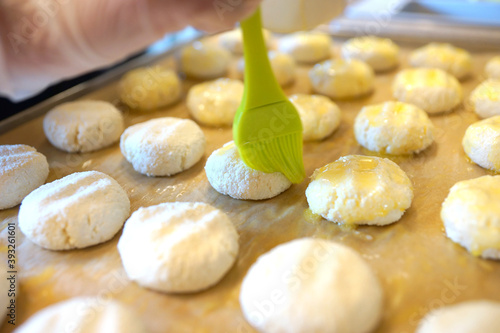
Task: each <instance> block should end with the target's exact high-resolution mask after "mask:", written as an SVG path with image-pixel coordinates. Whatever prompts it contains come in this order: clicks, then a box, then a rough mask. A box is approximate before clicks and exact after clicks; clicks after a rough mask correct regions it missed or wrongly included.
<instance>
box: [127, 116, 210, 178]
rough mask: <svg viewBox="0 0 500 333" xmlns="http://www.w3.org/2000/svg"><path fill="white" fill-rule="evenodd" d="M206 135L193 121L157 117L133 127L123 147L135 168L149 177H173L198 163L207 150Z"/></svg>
mask: <svg viewBox="0 0 500 333" xmlns="http://www.w3.org/2000/svg"><path fill="white" fill-rule="evenodd" d="M205 146H206V140H205V134H204V133H203V131H202V130H201V128H200V126H198V125H197V124H196V123H195V122H194V121H192V120H189V119H180V118H171V117H164V118H156V119H152V120H149V121H145V122H143V123H139V124H136V125H133V126H130V127H129V128H127V129H126V130H125V132H123V134H122V136H121V138H120V149H121V151H122V154H123V156H124V157H125V159H127V161H129V162H130V163H131V164H132V166H133V167H134V170H135V171H137V172H139V173H142V174H143V175H148V176H171V175H174V174H176V173H179V172H181V171H184V170H187V169H189V168H190V167H192V166H193V165H195V164H196V163H197V162H198V161H199V160H200V159H201V158H202V156H203V154H204V152H205Z"/></svg>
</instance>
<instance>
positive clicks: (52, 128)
mask: <svg viewBox="0 0 500 333" xmlns="http://www.w3.org/2000/svg"><path fill="white" fill-rule="evenodd" d="M124 127H125V125H124V120H123V115H122V114H121V112H120V111H118V109H117V108H116V107H115V106H114V105H113V104H111V103H108V102H103V101H76V102H69V103H64V104H60V105H58V106H56V107H55V108H53V109H52V110H51V111H49V112H48V113H47V114H46V115H45V118H44V119H43V130H44V132H45V136H46V137H47V139H48V140H49V141H50V143H51V144H52V145H54V146H55V147H56V148H59V149H61V150H64V151H66V152H68V153H87V152H91V151H95V150H99V149H102V148H105V147H107V146H109V145H111V144H113V143H115V142H117V141H118V139H119V138H120V135H121V134H122V133H123V129H124Z"/></svg>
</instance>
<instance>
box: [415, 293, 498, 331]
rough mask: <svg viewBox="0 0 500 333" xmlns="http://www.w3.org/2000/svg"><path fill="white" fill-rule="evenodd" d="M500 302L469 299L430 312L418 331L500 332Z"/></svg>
mask: <svg viewBox="0 0 500 333" xmlns="http://www.w3.org/2000/svg"><path fill="white" fill-rule="evenodd" d="M499 327H500V303H498V302H492V301H487V300H478V301H469V302H463V303H459V304H456V305H449V306H445V307H442V308H439V309H436V310H433V311H431V312H429V313H428V314H427V315H426V316H425V317H424V318H423V319H422V320H421V322H420V324H419V326H418V328H417V330H416V333H445V332H449V333H479V332H481V333H498V328H499Z"/></svg>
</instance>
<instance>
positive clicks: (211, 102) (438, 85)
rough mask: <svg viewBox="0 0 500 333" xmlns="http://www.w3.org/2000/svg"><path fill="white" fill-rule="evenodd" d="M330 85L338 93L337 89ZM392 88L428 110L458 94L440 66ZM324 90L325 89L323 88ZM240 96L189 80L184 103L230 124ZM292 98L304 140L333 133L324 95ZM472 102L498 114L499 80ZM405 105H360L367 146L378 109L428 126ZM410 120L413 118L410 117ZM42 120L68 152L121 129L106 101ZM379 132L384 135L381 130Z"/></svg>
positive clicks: (332, 111) (454, 100) (445, 106)
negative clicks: (189, 83)
mask: <svg viewBox="0 0 500 333" xmlns="http://www.w3.org/2000/svg"><path fill="white" fill-rule="evenodd" d="M335 82H337V83H335ZM331 84H333V86H336V85H339V86H344V87H347V86H348V85H346V81H344V80H342V78H338V80H337V79H334V80H333V81H332V80H330V81H328V82H327V83H326V85H327V86H329V85H331ZM334 90H335V91H336V94H339V93H340V91H339V90H338V89H334ZM393 90H394V95H395V97H397V98H398V99H399V100H401V101H404V102H407V103H412V104H414V105H416V106H419V107H420V108H422V109H423V110H425V111H427V112H428V113H430V114H434V113H436V112H442V111H443V110H450V109H452V108H454V107H456V106H457V105H458V104H459V103H460V102H461V98H462V97H461V95H462V92H461V88H460V85H459V83H458V82H457V81H456V80H455V79H454V78H453V77H451V76H449V75H447V74H446V73H445V72H443V71H440V70H438V69H408V70H404V71H402V72H400V73H399V74H398V75H397V76H396V79H395V81H394V84H393ZM351 91H353V90H352V89H351ZM322 92H323V93H325V91H322ZM242 96H243V84H242V83H241V82H240V81H238V80H232V79H227V78H223V79H217V80H215V81H209V82H204V83H200V84H197V85H195V86H193V87H192V88H191V89H190V91H189V93H188V97H187V101H186V103H187V107H188V110H189V112H190V114H191V116H192V117H193V118H194V119H195V120H196V121H198V122H199V123H201V124H204V125H209V126H230V125H231V124H232V121H233V118H234V115H235V113H236V111H237V109H238V106H239V103H240V100H241V98H242ZM290 100H291V101H292V102H293V103H294V104H295V106H296V107H297V110H298V112H299V115H300V117H301V120H302V124H303V129H304V131H303V137H304V140H306V141H308V140H321V139H323V138H325V137H327V136H329V135H330V134H332V133H333V131H334V130H335V129H336V128H337V127H338V125H339V123H340V110H339V109H338V107H337V106H336V104H335V103H333V102H331V101H329V100H328V99H327V98H324V97H321V96H315V95H313V96H310V95H293V96H291V97H290ZM470 102H471V105H472V107H473V109H474V111H475V112H476V113H477V114H478V115H480V116H481V117H483V118H485V117H491V116H494V115H497V114H500V111H499V110H500V80H495V79H490V80H487V81H485V82H483V83H481V84H480V85H479V86H478V87H477V88H476V89H474V91H473V92H472V93H471V96H470ZM403 105H404V104H402V103H399V104H397V103H392V104H391V103H387V104H385V105H381V106H372V107H366V108H364V109H363V110H362V112H361V114H360V115H359V116H358V120H359V118H366V119H365V121H364V122H361V121H357V122H356V125H355V129H356V131H355V133H356V137H357V139H358V141H359V142H360V143H361V144H362V145H363V146H365V147H366V148H368V149H370V150H374V151H381V149H380V148H378V149H377V148H376V147H371V146H370V143H369V142H368V141H369V138H370V137H371V136H372V134H373V133H371V134H370V133H365V134H364V135H362V132H363V131H365V130H366V127H367V126H368V125H369V124H370V122H369V121H368V120H369V119H368V118H370V117H375V114H377V113H378V115H376V117H377V118H378V119H379V120H380V121H386V120H387V119H391V118H390V117H389V116H387V117H386V114H388V113H389V114H390V116H395V115H396V114H399V116H400V117H404V116H405V115H406V117H409V116H410V115H411V117H413V118H412V119H413V120H417V119H418V122H417V123H416V124H418V126H419V128H421V129H422V128H429V126H423V125H422V124H423V122H427V123H428V122H429V121H428V120H427V119H425V116H423V115H421V112H418V111H416V110H415V108H412V107H410V106H408V105H405V106H404V107H403ZM376 110H380V112H378V111H376ZM401 119H402V118H401ZM407 120H409V119H407ZM361 123H363V124H365V126H364V129H362V128H361V127H362V126H358V125H360V124H361ZM392 123H394V122H392ZM406 123H408V122H406ZM408 125H409V126H410V125H411V124H410V123H408ZM43 126H44V132H45V134H46V136H47V138H48V139H49V141H50V142H51V143H52V144H53V145H54V146H55V147H57V148H59V149H61V150H64V151H67V152H90V151H94V150H98V149H102V148H105V147H107V146H109V145H110V144H112V143H114V142H116V141H117V140H118V139H119V137H120V135H121V134H122V132H123V130H124V120H123V116H122V115H121V113H120V111H118V110H117V109H116V108H115V107H114V106H113V105H112V104H110V103H107V102H103V101H78V102H71V103H64V104H61V105H59V106H57V107H55V108H54V109H53V110H51V111H50V112H49V113H48V114H47V115H46V117H45V118H44V123H43ZM422 126H423V127H422ZM372 127H373V126H372ZM414 127H415V126H414ZM380 128H381V127H380ZM387 129H388V126H385V127H384V130H387ZM379 134H380V135H381V136H383V134H384V133H382V132H381V133H379ZM424 134H425V135H423V136H422V138H423V141H424V142H423V144H422V145H420V146H418V147H417V148H418V149H414V150H411V149H410V148H408V149H406V150H407V151H406V152H405V151H403V152H401V153H411V152H413V151H415V152H417V151H419V150H422V149H424V148H425V147H426V145H427V143H430V142H431V141H429V140H428V138H430V137H431V132H430V131H429V132H425V131H424ZM395 142H397V140H396V141H395ZM413 142H414V143H415V142H416V141H413ZM391 150H393V149H392V148H391V147H387V149H386V152H387V153H389V154H399V152H396V151H394V152H391ZM403 150H404V149H403Z"/></svg>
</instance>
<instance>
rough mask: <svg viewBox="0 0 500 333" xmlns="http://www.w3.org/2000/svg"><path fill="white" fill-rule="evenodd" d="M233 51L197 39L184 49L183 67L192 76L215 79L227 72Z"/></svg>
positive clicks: (182, 55)
mask: <svg viewBox="0 0 500 333" xmlns="http://www.w3.org/2000/svg"><path fill="white" fill-rule="evenodd" d="M230 60H231V53H230V52H229V51H228V50H226V49H225V48H223V47H220V46H218V45H212V44H208V43H203V42H200V41H196V42H194V43H193V44H191V45H189V46H187V47H185V48H184V49H182V52H181V68H182V71H183V72H184V73H185V74H186V75H187V76H190V77H193V78H198V79H205V80H206V79H215V78H217V77H220V76H223V75H224V74H226V72H227V69H228V67H229V61H230Z"/></svg>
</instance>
